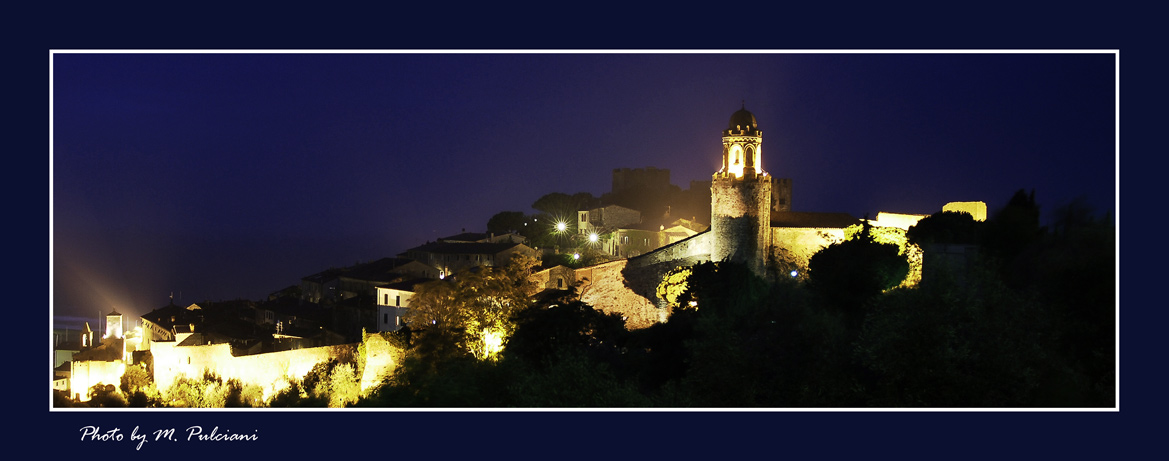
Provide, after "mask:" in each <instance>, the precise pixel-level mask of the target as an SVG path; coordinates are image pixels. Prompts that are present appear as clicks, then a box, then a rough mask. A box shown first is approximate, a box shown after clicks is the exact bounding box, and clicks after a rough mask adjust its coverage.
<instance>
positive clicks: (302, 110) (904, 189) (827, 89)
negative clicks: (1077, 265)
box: [50, 52, 1118, 323]
mask: <svg viewBox="0 0 1169 461" xmlns="http://www.w3.org/2000/svg"><path fill="white" fill-rule="evenodd" d="M52 66H53V67H52V75H51V76H52V82H51V83H52V97H53V103H52V110H53V113H52V130H53V131H52V141H53V145H52V150H51V153H50V155H51V157H50V168H51V171H50V178H51V181H52V182H51V188H50V191H51V196H50V207H51V214H50V217H51V222H50V225H51V234H52V240H51V245H52V246H51V248H50V252H51V258H50V259H51V262H52V268H51V273H52V282H51V283H52V295H53V299H52V303H53V312H54V313H55V314H56V315H57V316H58V317H59V318H60V319H62V320H61V322H62V323H70V322H71V321H73V320H72V319H73V318H74V317H80V318H82V319H87V320H92V319H94V318H95V317H96V316H97V315H98V313H99V312H101V313H105V312H108V311H109V310H110V309H111V308H117V309H118V310H119V311H120V312H123V313H126V314H129V315H130V318H134V317H136V316H138V315H141V314H143V313H146V312H148V311H150V310H152V309H155V308H158V307H161V306H163V305H165V304H166V303H167V302H168V297H169V296H170V295H171V294H172V293H173V294H174V296H175V298H176V303H182V304H184V305H185V304H189V303H193V302H200V301H203V300H221V299H235V298H245V299H255V300H258V299H262V298H264V297H265V296H266V295H267V294H268V293H271V292H273V291H276V290H279V289H281V288H284V287H287V286H290V285H294V284H298V283H299V281H300V278H301V277H303V276H306V275H310V274H313V273H316V272H319V271H321V270H324V269H327V268H329V267H342V266H348V265H351V264H354V263H357V262H363V261H370V260H374V259H378V258H382V257H387V256H394V255H396V254H398V253H399V252H402V251H404V250H406V249H407V248H410V247H413V246H416V245H420V244H423V243H425V242H426V241H428V240H434V239H436V238H439V237H445V236H449V235H453V234H457V233H459V232H462V231H463V230H464V229H465V230H466V231H485V230H486V223H487V220H488V219H489V218H490V217H491V216H492V215H493V214H495V213H497V212H500V211H524V212H532V211H533V210H531V208H530V205H531V204H532V202H534V201H535V200H536V199H537V198H539V197H540V196H542V195H544V194H546V193H550V192H564V193H569V194H572V193H576V192H589V193H592V194H593V195H596V196H600V195H601V194H603V193H605V192H607V191H608V190H609V187H610V182H611V172H612V170H613V169H614V168H638V167H647V166H653V167H658V168H667V169H669V170H670V173H671V181H672V182H673V183H674V184H675V185H678V186H681V187H682V188H687V187H688V186H689V182H690V181H691V180H708V179H710V175H711V174H712V173H713V172H714V171H715V170H716V169H717V166H718V163H719V160H720V154H721V138H720V136H721V133H720V131H721V130H722V129H724V128H725V127H726V124H727V121H728V119H729V117H730V115H731V114H732V113H733V112H734V111H736V110H738V109H739V108H740V107H742V106H744V105H745V107H746V108H747V109H748V110H750V111H752V112H753V113H754V114H755V116H756V118H757V120H758V123H759V128H760V129H761V130H762V132H763V160H762V162H763V168H764V169H765V170H766V171H768V172H769V173H770V174H772V175H774V176H779V177H784V178H792V180H793V210H795V211H818V212H845V213H849V214H852V215H853V216H856V217H858V218H860V217H863V216H865V215H866V214H868V215H870V216H871V217H875V215H876V213H877V212H878V211H891V212H901V213H921V214H928V213H932V212H935V211H939V210H940V209H941V206H942V205H943V204H944V203H946V202H949V201H972V200H982V201H985V202H986V203H987V205H988V208H989V209H990V211H991V212H992V213H993V211H994V210H996V209H998V208H999V207H1001V206H1002V205H1004V204H1005V203H1006V201H1007V200H1008V199H1009V198H1010V196H1011V195H1012V194H1013V193H1014V192H1015V191H1016V190H1018V189H1027V190H1031V189H1034V190H1035V198H1036V201H1037V202H1038V203H1039V204H1040V206H1041V207H1042V210H1043V212H1044V220H1045V221H1047V220H1048V219H1049V218H1050V212H1051V211H1053V210H1054V209H1055V208H1056V207H1058V206H1060V205H1063V204H1066V203H1068V202H1070V201H1071V200H1072V199H1074V198H1076V197H1079V196H1083V197H1084V198H1085V199H1086V200H1087V201H1088V203H1089V204H1090V205H1091V206H1093V207H1094V208H1095V209H1096V210H1097V211H1098V212H1099V213H1103V212H1113V213H1115V211H1116V201H1117V180H1116V178H1117V169H1116V167H1117V161H1118V154H1117V138H1116V135H1117V132H1116V126H1117V119H1116V109H1117V100H1116V98H1117V87H1116V80H1115V79H1116V55H1114V54H1112V53H1054V54H1044V53H1004V54H984V53H975V54H952V53H930V54H920V53H919V54H885V53H875V54H822V53H821V54H787V53H759V52H751V53H717V54H706V53H673V52H672V53H649V54H647V53H624V52H613V53H588V54H565V53H548V52H542V53H534V54H533V53H508V52H499V53H487V54H450V53H427V54H396V53H361V54H337V53H334V54H238V53H236V54H117V53H114V54H109V53H95V54H85V53H78V54H73V53H66V54H56V55H55V56H54V57H53V59H52Z"/></svg>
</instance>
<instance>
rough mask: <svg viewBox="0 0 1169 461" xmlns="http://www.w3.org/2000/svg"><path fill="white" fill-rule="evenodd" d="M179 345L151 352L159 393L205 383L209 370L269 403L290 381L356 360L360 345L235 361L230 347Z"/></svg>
mask: <svg viewBox="0 0 1169 461" xmlns="http://www.w3.org/2000/svg"><path fill="white" fill-rule="evenodd" d="M175 344H176V343H175V342H168V343H162V342H155V343H154V344H153V346H154V347H153V348H152V349H151V353H152V355H153V356H154V382H155V385H156V386H157V387H158V389H159V390H165V389H166V388H168V387H170V386H171V384H173V383H174V382H175V380H176V379H178V378H179V377H181V376H186V377H188V378H191V379H202V378H203V374H204V371H205V370H206V371H211V372H213V373H214V374H216V375H217V376H219V377H220V378H222V379H224V380H225V381H226V380H229V379H238V380H239V381H240V382H241V383H243V384H244V385H251V384H255V385H257V386H260V388H261V389H263V391H264V398H265V399H268V398H270V397H271V396H273V395H275V393H277V392H279V391H281V390H283V389H284V388H285V387H286V386H287V384H288V381H289V380H299V379H302V378H304V376H305V375H306V374H308V372H309V371H310V370H312V368H313V367H314V366H316V365H317V364H318V363H324V362H327V361H329V359H332V358H339V357H344V356H346V355H349V356H353V355H354V354H355V353H356V350H357V345H356V344H345V345H341V346H325V347H313V348H306V349H296V350H289V351H280V352H269V353H265V354H255V355H245V356H240V357H234V356H232V355H231V347H230V345H228V344H211V345H202V346H175Z"/></svg>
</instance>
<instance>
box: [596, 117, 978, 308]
mask: <svg viewBox="0 0 1169 461" xmlns="http://www.w3.org/2000/svg"><path fill="white" fill-rule="evenodd" d="M721 138H722V152H721V162H720V168H719V170H718V171H716V172H714V174H713V175H712V177H711V181H710V227H709V229H706V230H704V231H696V228H695V227H687V229H689V231H687V232H682V233H681V234H678V235H677V237H682V238H680V239H671V240H670V241H669V242H668V243H666V244H664V245H662V246H659V247H656V248H653V249H648V247H649V246H650V245H648V239H646V238H645V237H642V238H643V240H642V243H645V244H647V245H646V247H647V249H648V251H644V252H640V254H634V252H631V251H627V252H626V253H624V254H622V253H620V252H615V253H614V254H615V255H622V256H626V259H620V260H615V261H609V262H605V263H601V264H597V265H593V266H589V267H583V268H579V269H577V270H575V272H574V275H575V277H574V278H575V280H579V281H581V282H582V283H583V284H582V286H581V289H580V293H581V299H582V301H584V302H586V303H589V304H590V305H593V306H594V307H597V308H598V309H601V310H603V311H606V312H619V313H621V315H622V316H623V317H625V318H626V323H627V325H628V326H629V327H631V328H642V327H647V326H649V325H652V324H654V323H657V322H662V321H665V320H666V319H667V318H668V316H669V312H670V309H671V306H670V305H669V303H668V302H666V301H665V300H663V299H660V298H659V297H658V295H657V288H658V285H659V284H660V283H661V281H662V279H663V277H664V276H665V275H666V274H667V273H668V272H670V271H672V270H674V269H677V268H679V267H688V266H692V265H695V264H698V263H702V262H706V261H733V262H738V263H742V264H744V265H746V266H747V267H748V268H750V270H751V271H752V272H753V273H755V274H756V275H758V276H760V277H762V278H764V279H766V280H777V279H778V278H779V277H790V276H792V275H791V274H796V276H799V274H803V273H804V272H805V271H806V269H807V266H808V262H809V260H810V259H811V256H812V255H813V254H815V253H816V252H817V251H819V250H820V249H823V248H825V247H827V246H828V245H831V244H833V243H837V242H841V241H843V240H844V238H845V229H847V228H849V227H850V226H855V225H859V224H861V222H862V220H861V219H859V218H857V217H854V216H851V215H849V214H847V213H836V212H796V211H792V181H791V179H787V178H776V177H774V176H772V175H771V174H769V173H768V172H767V171H766V170H764V168H763V149H762V147H763V131H762V130H760V129H759V124H758V121H757V120H756V118H755V115H754V114H752V113H751V112H750V111H748V110H747V109H746V107H745V106H744V107H742V108H741V109H740V110H738V111H736V112H734V113H733V114H731V117H730V120H729V123H728V124H727V127H726V128H725V129H723V130H722V132H721ZM615 183H616V181H615ZM701 185H702V182H699V181H695V182H692V183H691V189H694V188H695V187H700V186H701ZM979 204H982V202H954V203H951V204H949V205H947V207H958V208H961V209H962V211H968V212H972V214H974V213H976V212H977V211H978V205H979ZM982 210H985V204H983V205H982ZM925 216H926V215H898V214H893V213H881V214H878V219H877V220H876V221H870V223H872V224H874V225H881V226H889V227H897V228H900V229H903V230H904V229H908V227H909V226H911V225H913V224H915V223H916V222H917V221H918V220H920V219H921V218H923V217H925ZM982 216H985V211H982ZM976 217H977V215H976ZM659 230H664V226H662V228H661V229H659ZM683 235H685V236H684V237H683ZM610 238H611V239H613V240H617V242H614V243H613V245H616V244H618V243H623V242H624V240H625V239H626V238H630V240H632V238H636V236H635V234H632V233H631V232H626V233H621V232H616V233H614V234H613V236H611V237H610Z"/></svg>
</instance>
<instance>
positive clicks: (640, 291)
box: [576, 232, 712, 329]
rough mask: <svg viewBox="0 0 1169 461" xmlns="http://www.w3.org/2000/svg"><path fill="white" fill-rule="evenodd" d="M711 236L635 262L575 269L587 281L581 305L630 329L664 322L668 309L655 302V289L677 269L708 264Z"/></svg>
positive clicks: (669, 247) (703, 235)
mask: <svg viewBox="0 0 1169 461" xmlns="http://www.w3.org/2000/svg"><path fill="white" fill-rule="evenodd" d="M711 236H712V234H711V233H709V232H703V233H701V234H697V235H694V236H692V237H690V238H687V239H685V240H682V241H680V242H678V243H675V244H672V245H667V246H664V247H661V248H658V249H657V250H654V251H652V252H649V253H646V254H644V255H641V256H638V257H636V258H631V259H625V260H619V261H612V262H608V263H604V264H598V265H595V266H590V267H583V268H580V269H577V270H576V279H577V280H581V281H583V279H585V278H587V279H588V281H583V284H582V285H581V301H584V302H585V303H588V304H589V305H591V306H593V307H594V308H596V309H598V310H600V311H602V312H606V313H613V312H615V313H619V314H621V315H622V316H624V317H625V318H626V320H625V325H626V327H628V328H630V329H638V328H646V327H649V326H651V325H653V324H655V323H660V322H664V321H666V319H668V318H669V315H670V308H669V306H668V305H667V304H666V302H665V301H663V300H660V299H658V298H657V288H658V285H659V284H660V283H661V282H662V278H663V277H665V275H666V273H667V272H669V271H671V270H673V269H675V268H677V267H678V266H692V265H695V264H698V263H701V262H705V261H709V260H710V244H711V243H710V239H711Z"/></svg>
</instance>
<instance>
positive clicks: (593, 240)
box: [589, 232, 601, 243]
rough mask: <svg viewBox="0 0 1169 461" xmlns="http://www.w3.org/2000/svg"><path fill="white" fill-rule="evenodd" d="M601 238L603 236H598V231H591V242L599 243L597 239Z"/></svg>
mask: <svg viewBox="0 0 1169 461" xmlns="http://www.w3.org/2000/svg"><path fill="white" fill-rule="evenodd" d="M600 238H601V237H600V236H598V235H597V233H596V232H593V233H590V234H589V243H597V240H599V239H600Z"/></svg>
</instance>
